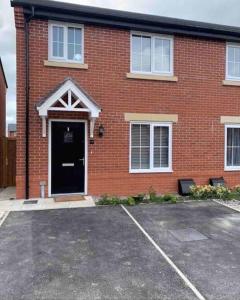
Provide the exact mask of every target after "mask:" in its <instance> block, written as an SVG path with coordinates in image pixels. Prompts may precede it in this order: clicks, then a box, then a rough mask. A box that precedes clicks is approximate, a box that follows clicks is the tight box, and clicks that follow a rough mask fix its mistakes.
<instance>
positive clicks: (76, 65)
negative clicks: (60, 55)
mask: <svg viewBox="0 0 240 300" xmlns="http://www.w3.org/2000/svg"><path fill="white" fill-rule="evenodd" d="M44 66H45V67H58V68H71V69H85V70H87V69H88V65H87V64H79V63H69V62H63V61H51V60H44Z"/></svg>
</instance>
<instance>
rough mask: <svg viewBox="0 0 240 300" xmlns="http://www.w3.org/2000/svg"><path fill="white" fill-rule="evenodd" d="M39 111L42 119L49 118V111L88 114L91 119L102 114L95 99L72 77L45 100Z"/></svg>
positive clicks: (38, 106) (40, 103)
mask: <svg viewBox="0 0 240 300" xmlns="http://www.w3.org/2000/svg"><path fill="white" fill-rule="evenodd" d="M64 97H65V98H66V99H64ZM37 110H38V113H39V116H40V117H47V116H48V111H65V112H69V111H71V112H88V113H89V116H90V118H98V117H99V113H100V112H101V108H100V106H99V105H98V104H97V103H96V102H95V101H94V100H93V98H92V97H91V96H90V95H89V94H88V93H87V92H86V91H85V90H84V89H83V88H82V87H80V86H79V85H78V84H77V83H76V82H75V81H74V80H73V79H72V78H70V77H67V78H65V80H64V81H63V82H62V83H61V84H59V85H58V86H57V87H56V88H55V89H54V90H53V91H51V92H50V93H49V94H48V95H47V96H46V97H45V98H43V99H42V100H41V101H40V102H39V103H38V104H37Z"/></svg>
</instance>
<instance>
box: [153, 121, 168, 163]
mask: <svg viewBox="0 0 240 300" xmlns="http://www.w3.org/2000/svg"><path fill="white" fill-rule="evenodd" d="M168 146H169V128H168V127H160V126H154V157H153V166H154V168H167V167H168V166H169V164H168V161H169V157H168V156H169V154H168V152H169V147H168Z"/></svg>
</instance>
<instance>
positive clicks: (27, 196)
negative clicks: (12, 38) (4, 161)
mask: <svg viewBox="0 0 240 300" xmlns="http://www.w3.org/2000/svg"><path fill="white" fill-rule="evenodd" d="M34 15H35V8H34V6H32V11H31V14H30V16H28V17H27V16H26V15H25V18H24V32H25V53H26V55H25V96H26V102H25V106H26V109H25V110H26V115H25V198H26V199H28V198H29V89H30V85H29V23H30V21H31V20H32V19H33V18H34Z"/></svg>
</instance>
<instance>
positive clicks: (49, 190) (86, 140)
mask: <svg viewBox="0 0 240 300" xmlns="http://www.w3.org/2000/svg"><path fill="white" fill-rule="evenodd" d="M53 122H75V123H84V124H85V126H84V127H85V156H84V158H85V166H84V167H85V174H84V193H74V194H79V195H80V194H81V195H87V190H88V186H87V184H88V121H87V120H72V119H49V121H48V197H52V196H54V195H55V194H52V178H51V177H52V123H53ZM57 195H71V194H70V193H67V194H57Z"/></svg>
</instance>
